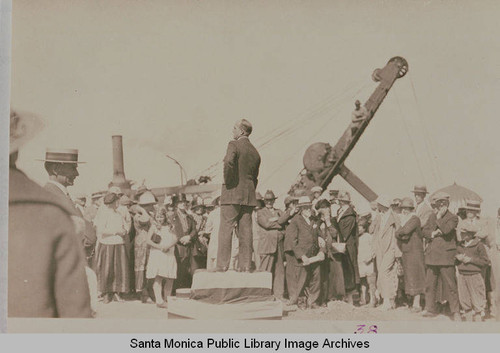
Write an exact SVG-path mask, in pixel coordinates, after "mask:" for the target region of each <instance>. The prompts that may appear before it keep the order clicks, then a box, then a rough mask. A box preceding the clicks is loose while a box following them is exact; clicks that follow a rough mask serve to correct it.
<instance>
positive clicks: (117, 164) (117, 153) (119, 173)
mask: <svg viewBox="0 0 500 353" xmlns="http://www.w3.org/2000/svg"><path fill="white" fill-rule="evenodd" d="M111 138H112V142H113V181H112V182H111V183H112V184H113V185H114V186H118V187H120V188H121V189H122V190H123V191H126V190H130V183H129V182H128V180H127V179H126V178H125V169H124V166H123V143H122V137H121V135H115V136H112V137H111Z"/></svg>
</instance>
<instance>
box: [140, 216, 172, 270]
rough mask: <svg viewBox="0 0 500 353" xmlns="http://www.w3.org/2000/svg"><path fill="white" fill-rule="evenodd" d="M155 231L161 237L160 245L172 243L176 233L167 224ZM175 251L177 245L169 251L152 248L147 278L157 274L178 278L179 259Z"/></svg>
mask: <svg viewBox="0 0 500 353" xmlns="http://www.w3.org/2000/svg"><path fill="white" fill-rule="evenodd" d="M155 233H156V234H158V235H159V236H160V237H161V242H160V244H159V245H160V246H164V245H166V244H168V243H171V242H172V241H173V240H174V239H175V235H174V233H173V232H172V231H171V230H170V228H169V227H166V226H162V227H161V228H160V230H156V231H155ZM174 251H175V245H174V246H172V247H171V248H170V249H168V251H167V252H163V251H161V250H159V249H155V248H151V250H150V253H149V259H148V264H147V269H146V278H148V279H150V278H155V277H156V276H161V277H165V278H177V261H176V259H175V253H174Z"/></svg>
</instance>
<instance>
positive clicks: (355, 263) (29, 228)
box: [9, 112, 500, 321]
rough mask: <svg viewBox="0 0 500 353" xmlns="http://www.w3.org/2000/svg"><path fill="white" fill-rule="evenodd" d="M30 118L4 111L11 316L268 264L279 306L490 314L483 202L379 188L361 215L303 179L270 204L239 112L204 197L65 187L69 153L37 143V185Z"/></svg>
mask: <svg viewBox="0 0 500 353" xmlns="http://www.w3.org/2000/svg"><path fill="white" fill-rule="evenodd" d="M35 121H36V120H35V119H30V118H29V116H20V115H18V114H16V113H15V112H12V113H11V141H10V142H11V153H10V176H9V178H10V185H9V316H14V317H26V316H28V317H91V316H92V315H95V311H96V305H97V304H96V303H97V301H98V300H102V302H103V303H104V304H108V303H110V302H111V301H113V300H115V301H124V300H132V299H136V300H141V301H142V302H143V303H148V302H154V303H156V305H157V306H158V307H159V308H167V307H168V303H167V301H168V297H169V296H171V295H175V293H177V292H178V291H180V290H182V289H188V288H190V287H191V283H192V277H193V275H194V273H195V272H196V271H199V270H202V271H203V270H205V271H220V272H224V271H228V270H236V271H241V272H253V271H268V272H271V273H272V278H273V285H272V287H273V294H274V296H275V297H276V298H277V300H281V301H283V302H284V305H285V307H286V308H287V310H296V309H302V310H306V309H314V308H319V307H322V306H324V307H327V306H328V303H329V302H332V301H338V300H341V301H346V302H348V303H350V304H352V305H361V306H364V305H368V306H370V307H379V308H380V309H381V310H392V309H395V308H396V307H398V306H406V307H408V308H409V309H410V310H412V311H413V312H416V313H420V312H422V315H424V316H426V317H432V316H436V315H438V314H440V313H445V314H448V315H450V316H451V317H452V318H453V319H454V320H463V319H466V320H475V321H481V320H483V319H484V318H485V316H487V315H489V316H495V315H496V314H497V311H496V310H497V309H496V308H495V299H494V298H495V293H494V289H495V283H494V281H495V278H496V279H497V280H498V278H499V277H500V274H499V270H500V268H499V267H500V264H499V263H498V260H497V257H498V256H497V255H498V253H497V252H498V250H499V249H500V210H499V214H498V220H497V222H494V224H493V223H492V222H486V221H485V220H484V219H482V218H481V217H480V215H481V204H480V203H479V202H477V201H474V200H469V201H468V202H467V204H466V205H464V207H463V208H462V209H460V210H459V212H458V215H455V214H453V213H452V212H451V211H450V209H449V204H450V195H448V194H446V193H443V192H437V193H435V194H433V196H432V198H431V199H430V200H427V198H428V196H427V195H428V192H427V189H426V187H425V186H415V188H414V190H413V197H404V198H402V199H394V200H392V201H390V200H389V199H387V198H385V197H379V198H378V199H377V200H376V201H373V202H372V203H371V205H370V206H371V210H370V211H369V212H362V211H360V210H357V208H356V207H355V205H353V203H352V201H351V196H350V194H349V192H347V191H343V190H323V189H322V188H321V187H319V186H315V187H313V188H312V189H311V190H310V193H308V194H305V195H303V196H301V197H293V196H287V197H286V199H285V200H284V210H281V209H279V208H278V207H276V200H277V198H276V196H275V194H274V193H273V191H271V190H268V191H266V192H265V193H264V196H261V195H260V194H259V193H258V192H255V188H256V185H257V175H258V167H259V164H260V157H259V156H258V153H257V152H256V150H254V149H253V146H251V144H249V142H248V135H249V134H250V133H251V125H250V124H249V123H248V122H247V121H246V120H244V119H243V120H241V121H239V122H237V124H236V125H235V127H234V131H233V132H234V135H235V139H234V141H232V142H230V144H229V147H228V153H227V155H226V158H225V168H226V169H225V180H226V183H225V185H224V187H223V189H222V191H221V195H212V196H215V198H208V197H205V198H203V197H202V196H203V195H186V194H182V193H180V194H173V195H162V197H160V199H159V198H158V197H157V196H155V195H154V194H153V192H152V191H151V190H149V189H148V188H147V187H145V186H144V185H143V186H141V187H139V188H138V189H137V190H135V191H133V192H132V191H131V190H121V189H120V188H119V187H118V186H113V185H110V187H109V189H108V190H107V191H106V192H102V193H95V194H93V195H92V196H89V197H71V196H70V194H69V192H68V189H67V188H68V187H69V186H72V185H73V184H74V182H75V179H76V178H77V177H78V175H79V174H78V168H77V167H78V164H79V163H81V162H80V161H79V160H78V151H77V150H67V149H65V150H62V149H58V150H56V149H47V150H46V154H45V159H44V160H43V162H44V167H45V170H46V171H47V174H48V177H49V181H48V183H47V184H46V185H45V187H44V188H42V187H40V186H38V185H36V184H35V183H34V182H32V181H31V180H29V179H28V178H27V177H26V176H25V175H24V174H23V173H22V172H21V171H20V170H19V169H17V167H16V160H17V154H18V149H19V147H20V146H21V145H22V144H23V143H24V142H25V140H27V139H28V138H29V137H30V136H29V134H27V132H30V130H32V128H33V126H32V125H33V124H34V122H35ZM235 141H236V142H235ZM238 141H239V142H238ZM245 153H246V154H247V156H246V157H245V158H247V160H246V163H245V164H244V165H242V163H239V159H241V158H243V157H242V156H243V155H244V154H245ZM248 156H250V157H248ZM226 165H227V167H226ZM231 168H232V169H231ZM235 168H236V169H238V168H239V170H236V171H235ZM246 174H248V175H249V177H248V178H246V179H244V178H242V176H243V175H246ZM231 178H233V179H234V180H236V182H235V183H234V184H235V185H234V186H231V180H232V179H231ZM243 179H244V182H245V183H247V184H248V185H243V186H241V184H242V181H241V180H243ZM224 188H225V189H224ZM235 190H236V191H235ZM125 192H127V194H125ZM241 195H244V198H242V196H241ZM255 205H256V206H255ZM239 233H240V234H239ZM221 234H222V235H221ZM243 235H244V236H243Z"/></svg>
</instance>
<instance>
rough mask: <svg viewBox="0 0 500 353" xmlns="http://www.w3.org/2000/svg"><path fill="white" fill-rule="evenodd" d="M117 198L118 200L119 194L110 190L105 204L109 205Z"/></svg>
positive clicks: (105, 197)
mask: <svg viewBox="0 0 500 353" xmlns="http://www.w3.org/2000/svg"><path fill="white" fill-rule="evenodd" d="M116 200H118V195H116V194H113V193H110V192H108V193H107V194H106V195H105V196H104V204H105V205H109V204H111V203H113V202H115V201H116Z"/></svg>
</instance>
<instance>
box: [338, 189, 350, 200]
mask: <svg viewBox="0 0 500 353" xmlns="http://www.w3.org/2000/svg"><path fill="white" fill-rule="evenodd" d="M337 200H339V201H345V202H351V194H349V192H348V191H339V195H338V196H337Z"/></svg>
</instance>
